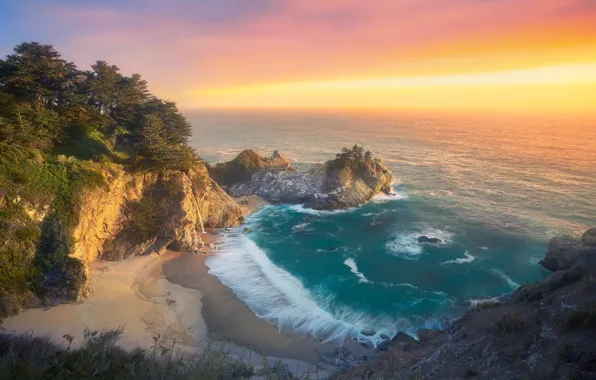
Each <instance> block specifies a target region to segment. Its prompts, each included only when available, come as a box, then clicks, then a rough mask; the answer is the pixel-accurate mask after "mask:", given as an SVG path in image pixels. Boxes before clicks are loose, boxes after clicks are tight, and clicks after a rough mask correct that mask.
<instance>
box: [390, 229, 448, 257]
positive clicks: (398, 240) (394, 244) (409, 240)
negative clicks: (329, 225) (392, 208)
mask: <svg viewBox="0 0 596 380" xmlns="http://www.w3.org/2000/svg"><path fill="white" fill-rule="evenodd" d="M423 235H424V236H428V237H437V238H439V239H441V241H442V242H441V243H440V244H441V245H447V244H451V239H452V237H453V234H452V233H450V232H447V231H443V230H439V229H435V228H425V229H422V230H420V231H415V232H412V231H410V232H406V233H399V234H396V235H393V236H392V237H391V238H390V239H389V240H388V241H387V243H385V249H386V250H387V251H389V253H390V254H391V255H393V256H397V257H401V258H402V259H406V260H418V259H419V258H420V255H422V253H423V252H424V250H423V247H424V245H423V244H422V243H419V242H418V238H419V237H420V236H423Z"/></svg>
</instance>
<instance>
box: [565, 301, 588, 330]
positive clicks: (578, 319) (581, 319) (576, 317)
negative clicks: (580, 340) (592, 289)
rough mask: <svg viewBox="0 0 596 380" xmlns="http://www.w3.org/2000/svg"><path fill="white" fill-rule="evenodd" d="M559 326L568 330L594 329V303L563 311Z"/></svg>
mask: <svg viewBox="0 0 596 380" xmlns="http://www.w3.org/2000/svg"><path fill="white" fill-rule="evenodd" d="M561 327H562V328H563V329H565V330H568V331H571V330H588V329H596V303H591V304H589V305H587V306H585V307H583V308H578V309H572V310H569V311H567V312H566V313H564V315H563V318H562V323H561Z"/></svg>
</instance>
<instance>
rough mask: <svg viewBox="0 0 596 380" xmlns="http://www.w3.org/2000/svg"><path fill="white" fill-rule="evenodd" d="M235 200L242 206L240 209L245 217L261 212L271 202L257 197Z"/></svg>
mask: <svg viewBox="0 0 596 380" xmlns="http://www.w3.org/2000/svg"><path fill="white" fill-rule="evenodd" d="M234 200H235V201H236V203H238V205H239V206H240V209H241V210H242V214H243V215H244V216H248V215H250V214H254V213H255V212H257V211H259V209H260V208H262V207H265V206H267V205H268V204H269V202H267V201H266V200H264V199H263V198H261V197H259V196H256V195H248V196H244V197H238V198H234Z"/></svg>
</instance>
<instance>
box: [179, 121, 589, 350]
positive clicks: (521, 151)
mask: <svg viewBox="0 0 596 380" xmlns="http://www.w3.org/2000/svg"><path fill="white" fill-rule="evenodd" d="M189 120H190V121H191V122H192V123H193V125H195V136H194V137H193V141H192V144H193V145H194V146H195V148H197V150H198V152H199V153H200V154H201V155H202V156H203V157H204V158H205V159H207V160H208V161H210V162H215V161H221V160H228V159H231V158H233V157H234V155H236V154H237V153H238V152H240V151H241V150H242V149H244V148H247V147H252V148H255V149H256V150H258V151H261V152H262V153H264V154H268V153H270V152H271V151H273V150H274V149H279V150H280V151H281V152H282V153H284V154H285V155H287V156H288V158H290V159H291V160H292V161H293V162H295V163H296V165H297V166H299V167H302V168H306V167H308V165H309V164H310V163H312V162H318V161H324V160H327V159H330V158H332V157H333V156H334V153H335V152H337V151H339V150H340V149H341V147H343V146H351V145H354V144H359V145H363V146H364V147H365V148H366V149H369V150H371V151H372V152H373V153H374V154H375V155H376V156H378V157H381V158H382V159H383V160H384V162H385V163H386V164H387V165H388V166H389V167H390V169H391V170H392V171H393V173H394V175H395V177H396V183H395V185H394V189H395V192H396V196H394V197H387V196H381V197H378V198H376V199H375V200H374V201H373V202H371V203H369V204H367V205H365V206H363V207H360V208H357V209H350V210H347V211H342V212H318V211H313V210H308V209H304V208H303V207H300V206H289V205H276V206H270V207H267V208H265V209H263V210H261V211H260V212H259V213H258V214H256V215H253V216H252V217H250V218H249V220H248V222H247V224H248V225H249V226H250V227H251V228H253V230H254V232H253V233H251V234H249V235H248V236H244V235H242V234H237V233H231V234H230V236H229V238H228V239H227V240H226V243H225V246H224V247H223V250H222V254H221V255H220V256H218V257H215V258H211V259H210V260H209V261H208V265H209V266H210V268H211V272H212V273H214V274H216V275H217V276H218V277H219V278H220V279H221V280H222V282H224V283H225V284H226V285H228V286H230V287H231V288H232V289H233V290H234V292H235V293H236V294H237V295H238V296H239V297H240V298H241V299H243V300H244V301H245V302H247V304H248V305H249V306H250V307H251V309H253V311H255V313H257V315H259V316H261V317H262V318H265V319H267V320H270V321H271V322H273V323H277V324H278V325H279V326H280V328H282V329H293V330H299V331H302V332H304V333H308V334H312V335H315V336H317V337H320V338H322V339H332V338H335V337H337V338H344V337H346V336H359V332H360V331H361V330H362V329H368V328H373V329H375V330H376V331H377V333H378V334H377V336H375V337H373V338H372V340H373V341H374V340H377V339H378V336H379V335H380V334H381V333H385V334H387V335H392V334H394V333H396V332H397V331H399V330H402V331H406V332H409V333H414V332H415V330H416V329H417V328H419V327H442V326H444V325H445V323H446V322H447V321H448V320H449V319H451V318H453V317H456V316H458V315H460V314H461V313H462V311H463V310H465V308H466V307H469V306H470V304H471V303H473V301H474V300H478V299H481V298H485V297H493V296H498V295H502V294H504V293H507V292H510V291H512V290H513V289H515V288H516V287H518V286H519V285H521V284H524V283H527V282H530V281H535V280H536V279H539V278H541V277H542V276H544V275H545V272H544V270H543V269H541V267H540V266H539V265H538V264H537V262H538V261H539V260H540V259H541V258H542V257H543V254H544V252H545V249H546V244H547V242H548V239H549V238H550V237H552V236H553V235H555V234H560V233H580V232H582V231H583V230H585V229H586V228H588V226H592V225H596V204H595V203H594V202H593V200H594V199H596V123H594V120H583V121H578V120H571V119H555V120H552V119H551V120H539V119H529V118H517V119H514V118H511V119H506V118H502V117H501V118H496V117H479V116H474V117H472V116H468V117H463V116H458V117H454V116H449V117H448V116H441V115H435V116H428V115H400V114H386V113H385V114H374V113H369V114H363V113H362V114H358V113H336V112H320V111H318V112H306V111H303V112H279V111H276V112H231V111H227V112H226V111H218V112H215V111H210V112H201V113H191V114H189ZM421 235H427V236H429V237H438V238H440V239H441V240H442V241H443V242H442V243H441V244H438V245H430V244H420V243H418V241H417V238H418V237H419V236H421ZM360 338H362V339H364V337H362V336H360Z"/></svg>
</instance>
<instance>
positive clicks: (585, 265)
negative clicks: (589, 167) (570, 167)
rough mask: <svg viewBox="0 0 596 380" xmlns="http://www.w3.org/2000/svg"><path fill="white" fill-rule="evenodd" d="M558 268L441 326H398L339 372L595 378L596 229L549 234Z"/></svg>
mask: <svg viewBox="0 0 596 380" xmlns="http://www.w3.org/2000/svg"><path fill="white" fill-rule="evenodd" d="M542 264H543V265H544V266H545V267H546V268H547V269H549V270H552V271H553V273H552V274H550V275H549V276H547V277H546V278H544V279H543V280H541V281H538V282H537V283H535V284H531V285H525V286H522V287H520V288H518V289H517V290H516V291H515V292H513V293H512V294H511V295H508V296H506V297H502V299H499V300H494V301H488V302H486V303H481V304H478V305H477V306H476V307H475V308H474V309H473V310H471V311H469V312H468V313H466V314H465V315H464V316H463V317H462V318H460V319H458V320H457V321H455V322H454V323H453V324H452V325H451V326H450V327H449V328H447V329H446V330H444V331H437V330H420V331H419V332H418V338H419V340H414V339H413V338H411V337H409V336H407V335H405V334H403V333H400V334H398V335H397V336H396V337H394V338H393V339H392V341H390V342H389V341H388V342H386V343H385V344H383V345H382V346H381V348H382V349H384V350H388V352H387V353H386V354H384V355H383V356H382V357H381V358H380V359H378V360H377V361H375V362H373V363H371V364H368V365H366V366H364V367H361V368H357V369H353V370H351V371H347V372H345V373H342V374H339V375H338V376H337V378H338V379H352V378H359V379H360V378H362V379H381V378H385V379H387V378H391V379H414V378H416V379H464V378H475V379H503V380H505V379H594V378H596V347H595V346H594V342H596V228H592V229H590V230H588V231H586V232H585V233H584V235H583V237H582V239H581V240H580V239H575V238H572V237H569V236H566V237H557V238H553V239H552V240H551V243H550V244H549V249H548V251H547V253H546V257H545V260H544V261H543V262H542Z"/></svg>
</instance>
